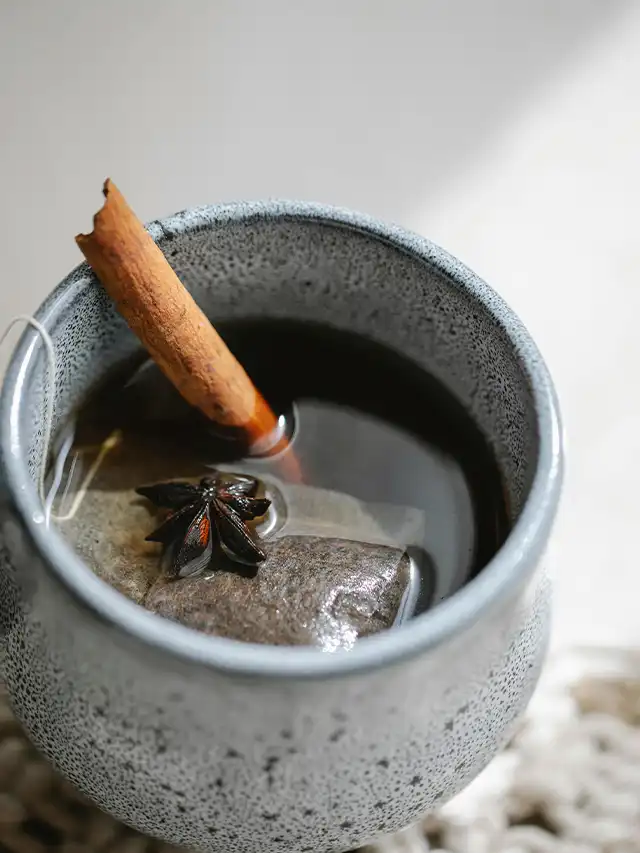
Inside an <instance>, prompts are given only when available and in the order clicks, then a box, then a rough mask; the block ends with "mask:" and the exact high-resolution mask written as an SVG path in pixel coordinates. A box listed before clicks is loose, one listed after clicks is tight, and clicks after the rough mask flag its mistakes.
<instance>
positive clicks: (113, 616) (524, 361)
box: [0, 200, 563, 678]
mask: <svg viewBox="0 0 640 853" xmlns="http://www.w3.org/2000/svg"><path fill="white" fill-rule="evenodd" d="M261 219H262V220H271V221H273V220H297V221H314V222H321V223H322V222H324V223H327V224H330V225H334V226H342V227H346V228H349V229H355V230H358V231H360V232H361V233H363V234H365V235H368V236H369V237H371V238H373V239H376V240H383V241H384V242H387V243H388V244H390V245H391V246H393V247H395V248H396V249H399V250H401V251H403V252H405V253H407V254H409V255H410V256H412V257H413V258H414V259H416V260H417V261H419V262H420V263H422V264H426V265H428V266H430V267H431V268H433V269H435V270H436V271H438V272H440V273H441V274H443V275H444V276H446V278H447V279H448V281H449V282H450V283H451V284H452V285H453V286H457V287H459V288H461V289H463V290H465V291H466V292H467V293H469V294H470V295H471V297H472V298H474V299H475V300H476V301H478V302H479V303H481V304H482V306H483V308H484V310H485V311H486V312H487V314H488V315H489V316H490V317H491V318H492V320H493V321H494V322H495V323H496V324H497V325H499V326H500V327H501V329H502V330H503V332H504V333H505V335H506V336H507V338H508V340H509V342H510V343H511V345H512V347H513V351H514V357H516V358H518V359H519V361H520V363H521V365H522V367H523V369H524V370H525V372H526V374H527V378H528V380H529V382H530V386H531V391H532V397H533V406H534V412H535V418H536V428H537V433H538V454H537V461H536V468H535V474H534V477H533V481H532V484H531V487H530V490H529V494H528V495H527V498H526V500H525V503H524V505H523V507H522V510H521V512H520V515H519V517H518V519H517V520H516V522H515V524H514V525H513V527H512V529H511V531H510V533H509V535H508V537H507V539H506V541H505V542H504V543H503V545H502V546H501V548H500V549H499V550H498V551H497V553H496V554H495V555H494V556H493V558H492V559H491V560H490V561H489V563H488V564H487V565H486V566H485V567H484V568H483V569H482V570H481V571H480V572H479V573H478V575H477V576H476V577H475V578H473V579H472V580H470V581H468V582H467V583H466V584H465V585H464V586H463V587H461V588H460V589H459V590H457V591H456V592H455V593H453V594H452V595H451V596H450V597H449V598H447V599H445V600H444V601H442V602H440V603H439V604H438V605H437V606H436V607H434V608H433V609H432V610H429V611H427V612H426V613H424V614H421V615H420V616H418V617H416V618H415V619H412V620H410V621H409V622H407V623H406V624H405V625H402V626H401V627H399V628H396V629H394V630H393V631H383V632H380V633H379V634H375V635H373V636H369V637H364V638H362V639H360V640H358V642H357V643H356V644H355V646H354V647H353V648H352V649H350V650H349V651H344V650H341V651H337V652H333V653H327V652H324V651H322V650H320V649H316V648H313V647H298V646H292V647H289V646H287V647H282V646H268V645H261V644H257V643H247V642H243V641H239V640H231V639H227V638H224V637H215V636H209V635H206V634H204V633H202V632H199V631H196V630H194V629H191V628H187V627H185V626H183V625H180V624H178V623H175V622H172V621H171V620H168V619H165V618H164V617H161V616H159V615H157V614H155V613H151V612H150V611H147V610H146V609H145V608H143V607H142V606H140V605H138V604H136V603H134V602H133V601H131V600H130V599H128V598H127V597H126V596H124V595H123V594H122V593H120V592H118V591H117V590H115V589H114V588H112V587H111V586H110V585H109V584H107V583H106V582H105V581H103V580H101V579H100V578H99V577H97V576H96V575H95V574H94V573H93V572H92V571H91V569H90V568H89V567H88V566H87V565H86V564H85V563H84V561H83V560H82V559H81V558H80V557H79V556H78V555H77V554H76V552H75V551H74V550H73V548H72V547H71V545H70V544H69V543H68V542H67V540H66V539H65V538H64V537H63V535H62V534H61V533H60V532H59V531H58V530H57V529H56V528H55V527H54V526H51V527H49V528H46V527H45V525H44V516H43V512H42V508H41V505H40V501H39V498H38V495H37V490H36V486H35V484H34V483H33V480H32V479H31V477H30V476H29V472H28V468H27V464H26V460H25V458H24V454H23V452H22V443H21V437H20V434H19V430H18V424H19V411H20V405H21V401H22V396H23V389H24V386H25V382H26V377H27V374H28V368H29V364H30V362H31V360H32V359H34V358H35V357H36V356H37V354H38V352H39V349H40V348H41V347H42V341H41V338H40V336H39V335H37V334H36V333H35V332H33V331H31V330H27V331H25V332H24V334H23V335H22V337H21V339H20V341H19V342H18V345H17V347H16V348H15V350H14V352H13V354H12V357H11V360H10V363H9V366H8V368H7V372H6V374H5V378H4V381H3V386H2V393H1V395H0V482H2V481H4V486H5V488H6V490H7V492H8V495H9V498H10V500H11V502H12V503H13V507H14V509H15V511H16V513H17V515H18V517H19V519H20V523H21V526H22V527H23V530H24V531H25V533H26V535H27V536H28V537H29V538H30V539H31V541H32V543H33V544H34V547H35V549H36V550H37V552H38V554H39V557H40V558H41V559H42V561H43V564H44V566H45V567H46V570H47V571H48V572H49V574H50V575H52V576H53V577H54V578H56V580H57V581H58V582H59V583H61V584H62V585H63V586H64V587H65V589H66V591H67V592H69V593H70V594H71V595H72V596H73V598H74V599H75V601H76V603H77V604H78V605H79V606H81V607H82V608H83V609H86V610H89V611H90V613H91V615H93V617H94V618H95V617H97V618H99V619H100V620H101V621H102V622H103V623H107V624H109V625H110V626H111V627H112V628H117V629H119V630H120V631H122V632H124V633H125V634H126V635H128V636H131V637H134V638H135V639H137V640H138V641H139V642H141V643H142V644H143V645H145V646H151V647H153V648H154V649H156V650H161V651H163V652H164V653H166V654H168V655H170V656H172V657H173V658H178V659H181V660H183V661H186V662H191V663H195V664H198V665H200V666H205V667H207V668H210V669H213V670H218V671H224V672H226V673H233V674H236V675H240V676H254V677H255V676H263V677H270V678H327V677H336V676H346V675H354V674H356V673H359V672H364V671H368V670H371V669H376V668H379V667H383V666H389V665H392V664H395V663H398V662H401V661H403V660H406V659H409V658H411V657H413V656H415V655H417V654H421V653H424V652H426V651H428V650H430V649H432V648H434V647H436V646H437V645H439V644H441V643H442V642H444V641H445V640H447V639H449V638H450V637H452V636H454V635H455V634H456V633H457V632H461V631H462V630H464V629H465V628H466V627H468V626H470V625H471V624H472V623H473V622H475V621H477V619H478V618H479V617H480V616H481V615H482V614H483V613H484V612H486V611H487V610H488V609H490V608H491V607H492V606H493V605H494V604H497V603H498V602H499V601H502V600H503V599H504V598H505V597H506V596H508V595H509V594H510V593H511V592H512V591H513V590H514V589H515V588H517V587H518V586H519V585H521V584H523V583H524V582H525V580H526V578H527V577H528V576H529V575H530V573H531V572H532V571H533V569H534V568H535V565H536V563H537V561H538V559H539V558H540V557H541V555H542V553H543V552H544V550H545V547H546V543H547V541H548V538H549V535H550V532H551V528H552V525H553V522H554V519H555V515H556V512H557V507H558V502H559V498H560V489H561V485H562V469H563V434H562V426H561V419H560V412H559V406H558V401H557V396H556V393H555V390H554V387H553V383H552V380H551V377H550V375H549V372H548V370H547V367H546V365H545V364H544V361H543V359H542V357H541V355H540V353H539V351H538V349H537V347H536V345H535V343H534V342H533V340H532V338H531V337H530V335H529V333H528V331H527V330H526V328H525V327H524V325H523V324H522V322H521V321H520V320H519V318H518V317H517V316H516V315H515V314H514V313H513V311H512V310H511V309H510V308H509V307H508V306H507V305H506V303H505V302H504V301H503V300H502V298H501V297H500V296H498V295H497V294H496V293H495V291H493V290H492V289H491V288H490V287H489V286H488V285H487V284H486V283H485V282H484V281H483V280H482V279H480V278H479V277H478V276H477V275H476V274H475V273H473V272H472V271H471V270H470V269H468V268H467V267H466V266H465V265H464V264H462V263H461V262H460V261H458V260H457V259H456V258H454V257H453V256H451V255H450V254H449V253H448V252H446V251H445V250H443V249H441V248H440V247H439V246H437V245H435V244H434V243H432V242H431V241H430V240H428V239H426V238H424V237H421V236H419V235H417V234H415V233H412V232H410V231H407V230H405V229H403V228H400V227H398V226H395V225H387V224H384V223H382V222H379V221H378V220H376V219H375V218H373V217H370V216H367V215H364V214H359V213H355V212H352V211H349V210H345V209H343V208H337V207H331V206H327V205H324V204H315V203H311V202H298V201H280V200H269V201H262V202H232V203H227V204H218V205H205V206H202V207H197V208H192V209H189V210H184V211H181V212H180V213H177V214H174V215H173V216H169V217H167V218H165V219H162V220H155V221H153V222H152V223H150V224H149V225H148V226H147V227H148V230H149V232H150V233H151V235H152V236H153V237H154V239H155V240H156V241H157V242H159V243H160V244H162V242H164V240H166V239H171V238H172V236H175V235H177V234H183V233H194V232H197V231H203V230H208V229H210V228H211V227H212V226H213V225H219V224H223V223H229V222H247V221H259V220H261ZM91 281H95V277H94V276H93V274H92V273H91V271H90V270H89V268H88V266H87V265H86V264H82V265H81V266H80V267H78V268H76V270H74V271H73V272H72V273H71V274H70V275H69V276H67V277H66V278H65V279H64V280H63V281H62V283H61V284H59V285H58V286H57V288H55V289H54V291H53V292H52V293H51V294H50V296H49V297H48V298H47V299H46V300H45V302H44V303H43V304H42V305H41V306H40V308H39V309H38V311H37V312H36V314H35V317H36V319H38V320H39V321H40V322H41V323H42V324H43V325H44V326H45V327H51V325H52V321H54V320H55V319H56V317H57V316H58V315H59V314H60V313H61V312H62V311H63V310H64V308H65V306H67V305H69V304H70V303H71V302H72V301H73V298H74V295H75V294H76V292H77V291H78V289H79V288H82V287H85V286H86V285H87V283H89V282H91Z"/></svg>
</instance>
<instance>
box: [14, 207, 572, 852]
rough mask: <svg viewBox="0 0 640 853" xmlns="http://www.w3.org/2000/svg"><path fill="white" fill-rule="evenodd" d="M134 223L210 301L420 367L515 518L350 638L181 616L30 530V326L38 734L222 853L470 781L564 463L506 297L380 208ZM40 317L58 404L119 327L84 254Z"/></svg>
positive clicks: (26, 529)
mask: <svg viewBox="0 0 640 853" xmlns="http://www.w3.org/2000/svg"><path fill="white" fill-rule="evenodd" d="M150 230H151V233H152V234H153V236H154V237H155V238H156V239H157V240H158V242H159V243H160V244H161V246H162V248H163V250H164V251H165V253H166V254H167V256H168V258H169V260H170V262H171V263H172V265H173V266H174V267H175V269H176V271H177V272H178V275H179V276H180V278H181V279H182V281H183V282H184V283H185V285H186V286H187V287H188V288H189V289H190V290H191V291H192V292H193V294H194V296H195V298H196V299H197V301H198V302H199V303H200V304H201V305H202V306H203V307H204V309H205V311H206V312H207V313H208V314H209V315H210V316H211V317H212V319H214V320H219V319H222V318H229V317H235V316H238V315H246V314H251V315H254V316H255V315H265V316H277V317H293V318H300V319H305V318H311V319H313V320H316V321H317V320H322V321H323V322H325V323H327V324H331V325H333V326H337V327H340V328H345V329H352V330H355V331H358V332H362V333H365V334H367V335H369V336H372V337H373V338H376V339H377V340H379V341H381V342H384V343H386V344H389V345H391V346H392V347H396V348H399V349H400V350H402V351H403V352H404V353H405V354H407V355H409V356H411V357H412V358H413V359H415V360H416V361H417V362H419V363H420V364H422V365H424V367H425V368H427V369H428V370H430V371H431V372H432V373H434V374H436V375H437V376H439V377H440V378H441V379H442V380H443V381H444V382H445V383H446V384H447V385H448V386H449V387H450V388H451V389H452V390H453V392H454V393H455V394H456V395H457V396H458V397H459V398H460V399H461V400H462V401H464V403H465V404H466V405H467V406H468V407H469V409H470V410H471V412H472V413H473V415H474V417H475V418H476V420H477V422H478V423H479V424H480V426H481V427H482V428H483V429H484V430H485V432H486V434H487V436H488V437H489V438H490V440H491V442H492V444H493V447H494V448H495V452H496V455H497V458H498V460H499V464H500V466H501V469H502V474H503V478H504V482H505V486H506V490H507V492H508V498H509V505H510V510H511V513H512V515H513V519H514V522H515V523H514V526H513V531H512V533H511V535H510V536H509V538H508V540H507V542H506V544H505V545H504V546H503V547H502V548H501V550H500V551H499V553H498V554H497V555H496V556H495V558H494V559H493V560H492V561H491V563H490V564H489V565H488V566H487V567H486V568H485V569H484V570H483V571H482V572H481V573H480V574H479V576H478V577H476V578H475V579H474V580H473V581H471V582H470V583H468V584H467V585H466V586H465V587H464V588H463V589H461V590H460V591H459V592H456V593H455V594H454V595H453V596H452V597H451V598H449V599H448V600H446V601H445V602H443V603H441V604H439V605H438V606H437V607H436V608H434V609H433V610H432V611H431V612H429V613H426V614H424V615H422V616H420V617H419V618H416V619H415V620H413V621H411V622H410V623H408V624H406V625H405V626H403V627H401V628H398V629H396V630H394V631H391V632H387V633H384V634H379V635H377V636H374V637H371V638H367V639H363V640H361V641H360V642H359V643H358V644H357V645H356V647H355V648H354V649H353V650H352V651H349V652H343V653H336V654H327V653H323V652H321V651H319V650H317V649H313V648H282V647H280V648H278V647H268V646H254V645H250V644H242V643H238V642H234V641H231V640H225V639H220V638H214V637H208V636H205V635H202V634H198V633H196V632H192V631H190V630H188V629H187V628H184V627H182V626H180V625H178V624H174V623H172V622H169V621H166V620H163V619H162V618H160V617H158V616H156V615H154V614H152V613H149V612H147V611H146V610H144V609H142V608H140V607H138V606H137V605H135V604H134V603H132V602H131V601H129V600H127V599H125V598H124V597H123V596H122V595H120V594H119V593H118V592H116V591H115V590H113V589H111V588H110V587H108V586H107V585H105V584H104V583H103V582H102V581H101V580H100V579H98V578H97V577H96V576H95V575H93V574H92V573H91V571H90V570H89V569H88V568H87V567H86V566H85V565H84V564H83V563H82V562H81V560H80V559H79V557H78V556H76V555H75V554H74V553H73V551H72V550H71V549H70V547H69V545H68V544H66V542H65V541H64V539H63V538H62V537H61V536H60V535H59V534H58V532H57V531H56V530H55V529H46V528H45V525H44V523H43V515H42V509H41V506H40V504H39V501H38V498H37V492H36V485H35V480H36V477H37V472H38V470H39V466H40V462H41V456H42V448H43V408H44V406H43V402H44V393H45V389H46V362H45V359H44V355H43V347H42V344H41V341H40V339H39V338H38V336H37V335H35V334H34V333H32V332H28V333H26V334H25V335H24V336H23V338H22V340H21V341H20V343H19V345H18V348H17V350H16V352H15V354H14V356H13V360H12V362H11V365H10V367H9V371H8V373H7V376H6V380H5V384H4V390H3V394H2V399H1V403H0V406H1V408H0V454H1V457H0V465H1V469H0V473H1V478H2V484H3V489H2V504H1V511H2V514H1V521H2V551H1V556H0V581H1V588H0V593H1V598H0V615H1V631H2V641H3V642H2V662H3V674H4V678H5V679H6V683H7V685H8V689H9V691H10V694H11V697H12V701H13V705H14V707H15V710H16V712H17V714H18V716H19V718H20V719H21V720H22V722H23V723H24V725H25V726H26V729H27V731H28V732H29V733H30V735H31V737H32V738H33V740H34V741H35V743H36V744H37V745H38V746H39V747H40V748H41V750H42V751H43V752H44V753H45V754H46V755H47V756H48V757H49V758H50V759H51V760H52V761H53V762H54V763H55V765H56V766H57V767H58V768H59V769H60V770H61V771H62V772H63V773H64V774H65V775H66V776H67V777H68V778H69V779H70V780H71V781H72V782H74V783H75V784H76V785H77V786H78V788H80V789H81V790H82V791H84V792H85V793H86V794H88V795H89V796H90V797H91V798H93V799H94V800H95V801H96V802H97V803H98V804H99V805H100V806H102V807H103V808H104V809H106V810H107V811H109V812H111V813H112V814H113V815H115V816H116V817H118V818H120V819H121V820H123V821H125V822H127V823H129V824H132V825H133V826H135V827H137V828H138V829H140V830H142V831H143V832H146V833H149V834H151V835H154V836H157V837H159V838H163V839H165V840H167V841H170V842H173V843H179V844H184V845H186V846H188V847H193V848H196V849H198V850H202V851H218V853H233V851H238V853H240V852H241V853H271V851H292V853H293V851H295V853H304V851H309V853H321V851H345V850H347V849H349V848H351V847H354V846H356V845H358V844H360V843H363V842H364V841H366V840H369V839H372V838H374V837H375V836H378V835H380V834H385V833H388V832H391V831H393V830H396V829H399V828H401V827H404V826H406V825H407V824H409V823H410V822H412V821H414V820H415V819H417V818H418V817H420V816H421V815H422V814H423V813H425V812H427V811H428V810H429V809H431V808H433V807H434V806H436V805H438V804H440V803H442V802H443V801H444V800H446V799H447V798H449V797H451V796H452V795H453V794H454V793H455V792H456V791H458V790H460V789H461V788H462V787H463V786H464V785H466V784H467V783H468V782H469V781H470V780H471V779H472V778H473V777H474V776H475V775H476V774H477V773H478V772H479V771H480V770H481V769H482V768H483V767H484V766H485V765H486V763H487V762H488V761H489V760H490V759H491V757H492V756H493V755H494V754H495V752H496V751H497V750H498V749H499V747H500V746H501V744H503V743H504V741H505V738H507V737H508V735H509V733H510V732H511V731H512V729H513V724H514V721H515V720H516V718H517V717H518V715H519V714H520V712H521V711H522V710H523V709H524V707H525V705H526V703H527V700H528V698H529V696H530V694H531V692H532V690H533V687H534V685H535V682H536V679H537V676H538V672H539V670H540V666H541V662H542V659H543V655H544V650H545V644H546V638H547V632H548V628H549V587H548V581H547V579H546V577H545V573H544V570H543V564H542V560H543V556H544V552H545V548H546V545H547V541H548V538H549V533H550V530H551V526H552V522H553V520H554V516H555V513H556V507H557V503H558V496H559V490H560V481H561V461H562V460H561V433H560V427H559V417H558V409H557V404H556V399H555V395H554V391H553V388H552V384H551V381H550V379H549V375H548V373H547V370H546V368H545V366H544V364H543V362H542V360H541V358H540V355H539V354H538V351H537V349H536V347H535V345H534V344H533V342H532V341H531V339H530V338H529V335H528V334H527V332H526V331H525V329H524V328H523V327H522V325H521V323H520V322H519V321H518V320H517V319H516V317H514V315H513V314H512V313H511V311H510V310H509V309H508V308H507V307H506V305H505V304H504V303H503V302H502V300H501V299H500V298H499V297H498V296H496V294H495V293H493V292H492V291H491V290H490V289H489V287H487V285H485V284H484V283H483V282H482V281H480V280H479V279H478V278H477V277H476V276H475V275H474V274H473V273H471V272H470V271H469V270H468V269H466V268H465V267H464V266H462V264H460V263H459V262H458V261H456V260H454V259H453V258H452V257H450V256H449V255H447V254H446V253H445V252H443V251H442V250H440V249H438V248H437V247H436V246H434V245H432V244H431V243H429V242H428V241H427V240H424V239H422V238H420V237H416V236H414V235H411V234H408V233H406V232H404V231H402V230H399V229H397V228H393V227H388V226H385V225H382V224H380V223H378V222H375V221H372V220H371V219H368V218H366V217H363V216H358V215H355V214H351V213H348V212H346V211H342V210H333V209H329V208H325V207H318V206H314V205H307V204H297V203H280V202H268V203H263V204H239V205H230V206H216V207H205V208H200V209H197V210H191V211H186V212H184V213H180V214H178V215H176V216H174V217H172V218H170V219H166V220H164V221H163V222H156V223H153V224H152V225H151V226H150ZM37 316H38V318H39V319H40V321H41V322H42V323H44V325H45V326H46V327H47V328H48V330H49V331H50V333H51V336H52V338H53V341H54V343H55V346H56V348H57V351H58V354H59V359H58V369H57V381H56V390H55V424H56V425H57V424H59V423H60V422H61V421H62V420H63V419H64V418H65V416H66V415H67V414H68V413H69V411H70V410H71V409H72V407H74V406H75V405H76V404H77V403H78V402H79V401H80V400H82V398H83V396H84V395H85V394H86V392H87V391H88V390H89V389H90V388H91V386H92V385H93V384H94V383H95V382H96V381H97V380H98V379H100V378H101V377H102V376H103V375H104V374H105V372H106V371H108V370H109V369H110V368H111V367H112V366H113V365H114V364H116V363H117V362H118V361H119V360H121V359H123V358H125V357H127V356H128V355H130V354H131V353H132V352H133V351H134V350H135V348H136V346H137V344H136V341H135V339H134V338H133V336H132V335H131V333H130V332H129V331H128V330H127V328H126V327H125V325H124V324H123V322H122V321H121V319H120V318H119V317H118V316H117V314H116V313H115V311H114V309H113V307H112V305H111V304H110V302H109V300H108V299H107V298H106V297H105V295H104V293H103V292H102V290H101V288H100V287H99V286H98V285H97V283H96V281H95V279H94V278H93V276H92V275H91V274H90V272H89V270H88V269H87V267H86V266H81V267H79V268H78V269H77V270H75V271H74V272H73V273H72V274H71V275H70V276H69V277H68V278H67V279H66V280H65V281H64V282H63V283H62V284H61V285H60V286H59V287H58V288H57V289H56V290H55V291H54V293H53V294H52V295H51V297H50V298H49V299H48V300H47V301H46V303H45V304H44V305H43V306H42V308H41V309H40V310H39V312H38V315H37ZM381 393H384V391H383V389H382V391H381ZM415 405H416V406H419V405H421V401H420V400H416V401H415Z"/></svg>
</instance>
